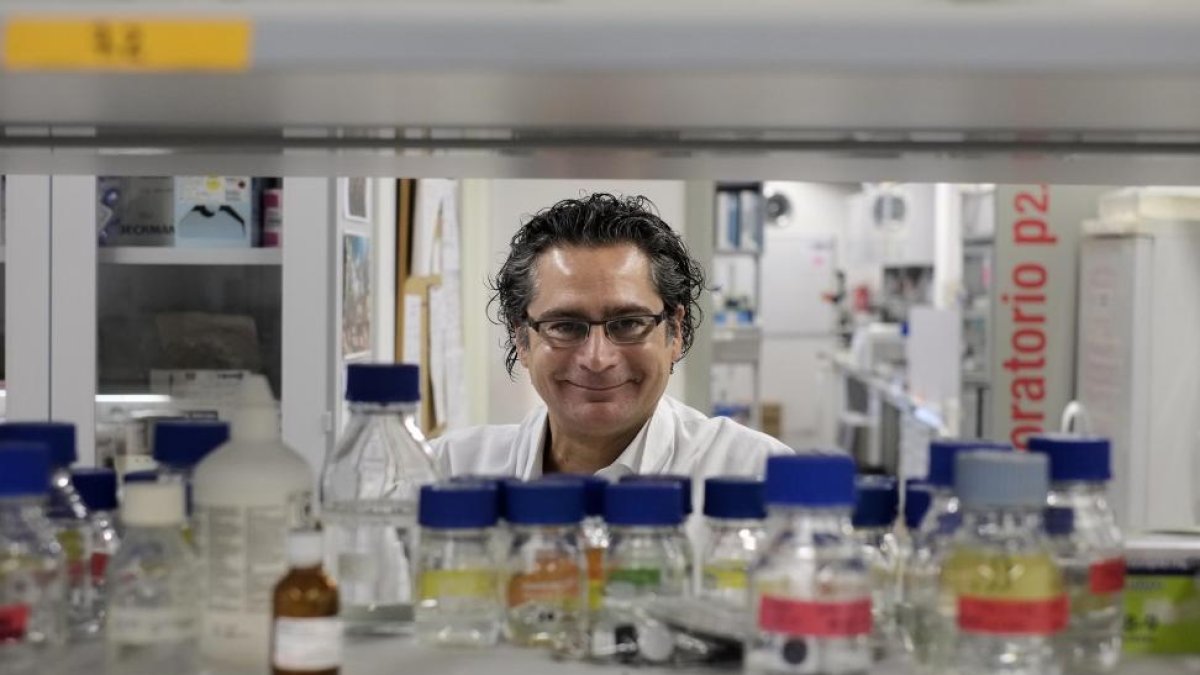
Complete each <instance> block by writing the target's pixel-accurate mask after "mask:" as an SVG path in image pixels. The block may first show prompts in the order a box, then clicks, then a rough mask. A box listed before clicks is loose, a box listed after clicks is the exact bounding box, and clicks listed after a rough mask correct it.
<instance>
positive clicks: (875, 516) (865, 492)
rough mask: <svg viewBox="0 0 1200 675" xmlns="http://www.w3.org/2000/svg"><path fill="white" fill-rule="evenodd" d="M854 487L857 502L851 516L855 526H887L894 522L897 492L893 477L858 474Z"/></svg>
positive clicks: (897, 499) (897, 498)
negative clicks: (856, 492)
mask: <svg viewBox="0 0 1200 675" xmlns="http://www.w3.org/2000/svg"><path fill="white" fill-rule="evenodd" d="M855 488H856V490H857V491H858V502H857V503H856V504H855V505H854V515H853V516H851V520H852V521H853V523H854V526H855V527H889V526H891V525H892V524H893V523H895V522H896V508H897V502H898V501H899V493H898V491H897V489H896V479H895V478H890V477H888V476H859V477H858V478H857V479H855Z"/></svg>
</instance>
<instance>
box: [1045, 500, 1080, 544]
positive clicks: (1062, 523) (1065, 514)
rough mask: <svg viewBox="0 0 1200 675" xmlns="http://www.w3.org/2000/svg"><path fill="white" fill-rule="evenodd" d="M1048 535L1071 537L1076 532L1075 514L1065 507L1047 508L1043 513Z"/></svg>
mask: <svg viewBox="0 0 1200 675" xmlns="http://www.w3.org/2000/svg"><path fill="white" fill-rule="evenodd" d="M1042 521H1043V523H1044V524H1045V529H1046V534H1048V535H1050V536H1051V537H1061V536H1066V535H1070V534H1071V533H1073V532H1074V531H1075V512H1074V511H1072V510H1071V509H1069V508H1066V507H1065V506H1047V507H1046V510H1045V511H1043V512H1042Z"/></svg>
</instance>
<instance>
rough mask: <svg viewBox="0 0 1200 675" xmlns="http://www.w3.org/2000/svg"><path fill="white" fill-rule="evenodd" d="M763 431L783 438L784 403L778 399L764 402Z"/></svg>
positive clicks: (762, 411)
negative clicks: (777, 400)
mask: <svg viewBox="0 0 1200 675" xmlns="http://www.w3.org/2000/svg"><path fill="white" fill-rule="evenodd" d="M761 415H762V432H763V433H764V434H766V435H768V436H774V437H775V438H778V439H782V438H783V404H782V403H779V402H776V401H763V402H762V410H761Z"/></svg>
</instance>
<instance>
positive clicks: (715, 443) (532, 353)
mask: <svg viewBox="0 0 1200 675" xmlns="http://www.w3.org/2000/svg"><path fill="white" fill-rule="evenodd" d="M652 208H653V205H652V204H650V203H649V201H648V200H646V199H645V198H642V197H629V198H619V197H614V196H613V195H609V194H593V195H591V196H589V197H586V198H584V199H568V200H564V201H561V202H559V203H558V204H555V205H554V206H552V207H550V208H548V209H545V210H543V211H542V212H540V213H538V214H537V215H535V216H534V217H533V218H532V219H530V220H529V222H527V223H525V225H524V226H523V227H522V228H521V229H520V231H518V232H517V234H516V236H514V237H513V239H512V245H511V250H510V251H509V255H508V259H507V260H506V261H505V262H504V265H503V266H502V267H501V268H500V272H499V273H498V274H497V275H496V277H495V279H494V280H493V290H494V292H495V295H494V296H493V298H492V301H493V303H495V306H496V308H497V314H498V320H499V321H500V322H501V323H502V325H504V326H505V327H506V328H507V331H508V342H507V345H506V346H507V349H508V355H507V358H506V365H507V367H508V371H509V374H510V375H511V374H512V373H513V369H514V367H515V366H516V364H517V363H518V362H519V363H520V365H521V366H522V367H524V368H525V369H526V370H527V371H528V372H529V377H530V380H531V381H532V383H533V386H534V388H535V389H536V390H537V393H538V395H539V396H540V397H541V399H542V401H543V402H544V403H545V405H544V406H539V407H538V408H537V409H535V410H534V411H532V412H531V413H530V414H529V415H528V416H527V417H526V418H525V420H524V421H522V422H521V423H520V424H519V425H495V426H482V427H475V428H471V429H465V430H462V431H457V432H453V433H450V434H448V435H446V436H444V437H442V438H439V439H437V440H436V441H434V443H433V445H434V449H435V452H436V453H437V455H438V459H439V462H440V463H441V466H442V469H443V470H444V471H445V472H446V474H448V475H461V474H479V475H511V476H518V477H521V478H529V477H533V476H539V475H542V474H548V473H557V472H566V473H595V474H598V475H601V476H605V477H608V478H610V479H616V478H619V477H620V476H622V475H625V474H631V473H640V474H664V473H669V474H687V475H691V476H693V477H695V478H698V479H702V478H703V477H704V476H711V475H727V474H741V475H759V474H761V473H762V471H763V466H764V464H765V460H766V457H767V455H769V454H772V453H781V452H791V451H790V450H789V449H788V448H787V447H786V446H784V445H782V444H781V443H779V442H778V441H776V440H775V439H773V438H771V437H769V436H767V435H765V434H761V433H759V432H757V431H753V430H751V429H747V428H746V427H743V426H741V425H739V424H737V423H736V422H734V421H732V420H730V419H727V418H709V417H707V416H706V415H704V414H703V413H701V412H699V411H697V410H695V409H693V408H689V407H688V406H686V405H684V404H683V403H681V402H679V401H677V400H675V399H672V398H671V397H668V396H664V395H663V393H664V391H665V390H666V387H667V380H668V378H670V376H671V374H672V373H673V372H674V370H675V363H676V362H678V361H679V360H680V359H682V358H683V356H684V354H686V353H687V351H688V348H689V347H691V345H692V339H693V336H694V335H695V330H696V328H697V326H698V325H699V323H700V309H699V306H698V305H697V303H696V300H697V298H699V297H700V294H701V293H702V292H704V291H705V288H704V274H703V271H702V269H701V267H700V265H699V264H698V263H697V262H696V261H695V260H693V259H692V258H691V257H690V256H689V254H688V251H687V249H686V247H685V246H684V244H683V241H682V240H681V239H680V238H679V236H678V235H677V234H675V232H673V231H672V230H671V228H670V227H669V226H668V225H667V224H666V223H665V222H663V220H662V219H661V218H659V217H658V216H657V215H656V214H654V213H653V212H652V211H651V209H652Z"/></svg>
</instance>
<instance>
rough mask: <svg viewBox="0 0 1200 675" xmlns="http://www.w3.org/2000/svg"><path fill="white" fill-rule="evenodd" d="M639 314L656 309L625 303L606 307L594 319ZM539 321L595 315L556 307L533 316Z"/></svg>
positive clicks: (586, 318) (574, 309) (574, 308)
mask: <svg viewBox="0 0 1200 675" xmlns="http://www.w3.org/2000/svg"><path fill="white" fill-rule="evenodd" d="M637 314H654V310H652V309H650V308H649V307H646V306H645V305H639V304H634V303H630V304H623V305H614V306H612V307H606V308H605V309H604V313H603V314H602V315H601V316H599V317H596V318H595V319H594V320H596V321H601V320H604V319H612V318H616V317H621V316H631V315H637ZM533 318H534V319H535V320H537V321H545V320H547V319H583V320H585V321H592V320H593V317H591V316H589V312H585V311H583V310H582V309H580V308H578V307H556V308H554V309H549V310H546V311H545V312H543V313H542V314H540V315H538V316H536V317H533Z"/></svg>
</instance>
